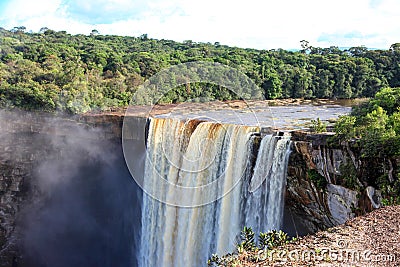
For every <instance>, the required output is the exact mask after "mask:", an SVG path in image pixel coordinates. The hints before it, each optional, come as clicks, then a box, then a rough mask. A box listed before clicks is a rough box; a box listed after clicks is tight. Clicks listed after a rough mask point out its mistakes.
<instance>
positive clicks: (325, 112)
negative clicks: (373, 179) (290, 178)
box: [154, 100, 355, 130]
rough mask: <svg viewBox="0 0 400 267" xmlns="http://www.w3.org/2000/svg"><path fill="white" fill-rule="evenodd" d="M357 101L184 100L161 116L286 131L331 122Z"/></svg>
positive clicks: (346, 111)
mask: <svg viewBox="0 0 400 267" xmlns="http://www.w3.org/2000/svg"><path fill="white" fill-rule="evenodd" d="M354 104H355V102H351V101H333V100H314V101H312V100H291V101H251V102H244V101H230V102H211V103H208V105H205V104H204V103H201V104H199V103H190V104H189V105H188V103H184V104H179V105H176V106H174V107H169V108H168V109H166V110H165V111H166V112H164V113H161V114H155V115H154V117H157V118H178V119H199V120H207V121H215V122H220V123H231V124H241V125H249V126H261V127H272V128H276V129H284V130H299V129H306V128H309V126H310V124H311V121H312V120H315V119H317V118H319V119H320V120H321V121H323V122H325V123H326V124H327V125H331V124H333V122H334V121H335V120H336V119H337V118H338V117H339V116H342V115H346V114H348V113H350V112H351V106H352V105H354Z"/></svg>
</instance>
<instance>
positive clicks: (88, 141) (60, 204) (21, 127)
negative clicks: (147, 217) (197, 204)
mask: <svg viewBox="0 0 400 267" xmlns="http://www.w3.org/2000/svg"><path fill="white" fill-rule="evenodd" d="M0 129H1V130H0V137H1V138H2V141H1V142H2V144H13V145H12V149H11V150H12V152H11V154H10V157H11V158H12V159H11V162H12V161H15V160H22V161H23V160H27V162H29V161H31V162H32V164H33V165H32V172H31V175H30V177H26V178H25V181H24V182H23V184H24V187H25V189H24V190H23V191H22V192H21V194H24V198H23V201H22V203H21V204H20V207H19V212H18V214H17V222H16V228H15V234H14V235H15V236H16V241H15V242H16V243H17V247H18V248H19V250H20V253H21V256H20V257H19V258H16V259H15V260H14V262H13V266H32V267H36V266H43V267H45V266H60V267H61V266H136V265H137V262H136V251H137V241H138V240H139V232H140V217H141V204H140V203H141V201H142V193H141V190H139V188H138V186H137V185H136V183H135V182H134V180H133V179H132V177H131V175H130V173H129V171H128V169H127V167H126V165H125V161H124V158H123V153H122V148H121V143H120V142H121V141H120V140H118V139H115V140H112V139H111V140H110V139H105V138H104V136H105V134H104V132H103V129H100V128H92V127H89V126H87V125H85V124H80V123H77V122H76V121H74V120H71V119H70V118H66V117H64V118H55V117H52V116H48V115H43V114H32V113H21V112H18V113H10V112H0Z"/></svg>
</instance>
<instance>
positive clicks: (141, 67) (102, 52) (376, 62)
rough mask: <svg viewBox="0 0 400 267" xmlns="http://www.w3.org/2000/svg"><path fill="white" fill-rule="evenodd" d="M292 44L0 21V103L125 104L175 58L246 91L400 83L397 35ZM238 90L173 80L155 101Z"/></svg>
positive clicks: (283, 92)
mask: <svg viewBox="0 0 400 267" xmlns="http://www.w3.org/2000/svg"><path fill="white" fill-rule="evenodd" d="M299 47H301V49H299V50H298V51H288V50H283V49H272V50H256V49H245V48H238V47H229V46H226V45H221V44H220V43H218V42H216V43H213V44H211V43H196V42H193V41H190V40H188V41H184V42H175V41H171V40H156V39H152V38H149V37H148V36H147V35H146V34H144V35H142V36H139V37H126V36H125V37H124V36H114V35H101V34H99V32H98V31H96V30H93V31H92V33H91V34H89V35H82V34H78V35H71V34H68V33H67V32H65V31H53V30H51V29H49V28H42V29H41V30H40V31H39V32H38V33H32V32H26V31H25V27H15V28H14V29H12V30H5V29H3V28H0V105H1V106H2V107H8V108H13V107H18V108H22V109H27V110H43V111H62V112H68V113H83V112H87V111H90V110H95V111H96V110H107V109H109V108H113V107H124V106H127V105H128V104H129V102H130V100H131V98H132V96H133V95H134V94H135V92H136V90H137V88H138V87H139V85H141V84H143V83H144V81H146V80H147V79H148V78H149V77H151V76H152V75H154V74H156V73H158V72H159V71H160V70H162V69H165V68H167V67H169V66H173V65H177V64H179V63H186V62H194V61H206V62H217V63H221V64H224V65H227V66H231V67H233V68H235V69H237V70H239V71H241V72H242V73H244V74H246V75H247V76H248V77H249V78H250V79H252V80H253V81H254V82H255V83H256V85H257V86H258V87H259V88H258V91H257V92H255V93H254V92H253V93H252V94H251V95H245V96H246V97H245V98H256V99H257V98H258V99H263V98H266V99H276V98H308V99H310V98H331V99H332V98H359V97H372V96H374V95H375V93H377V92H378V91H379V90H380V89H382V88H386V87H399V86H400V43H396V44H393V45H391V47H390V48H388V49H387V50H371V49H368V48H366V47H363V46H361V47H352V48H349V49H339V48H338V47H335V46H332V47H329V48H319V47H313V46H311V45H310V44H309V42H307V41H305V40H303V41H301V42H299ZM202 97H205V98H206V99H207V100H216V99H218V100H231V99H235V98H238V96H237V95H235V94H233V93H232V92H230V91H229V90H226V88H221V87H220V86H217V85H214V84H204V83H194V84H191V85H190V89H188V88H187V86H186V87H185V86H177V87H176V88H175V89H174V90H171V91H170V92H168V94H166V95H165V96H163V98H162V99H161V100H160V102H161V103H176V102H182V101H187V100H189V99H200V98H202Z"/></svg>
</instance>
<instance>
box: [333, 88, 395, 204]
mask: <svg viewBox="0 0 400 267" xmlns="http://www.w3.org/2000/svg"><path fill="white" fill-rule="evenodd" d="M399 110H400V87H396V88H383V89H382V90H380V91H379V92H377V93H376V95H375V97H374V98H372V99H370V100H369V101H368V102H366V103H363V104H362V105H360V106H359V107H357V108H354V109H353V111H352V114H351V115H349V116H343V117H340V118H339V120H338V121H337V123H336V125H335V129H336V138H338V139H339V140H340V141H344V142H353V143H355V144H357V145H358V146H359V147H360V148H361V156H362V157H363V158H364V159H365V160H368V161H369V162H370V163H374V165H376V167H378V169H379V170H382V171H383V174H382V175H380V176H379V177H377V178H376V176H375V177H369V179H370V180H371V181H375V180H376V181H375V182H374V183H375V184H374V186H377V187H378V188H379V189H380V190H381V192H382V196H383V203H384V204H395V203H400V178H399V175H400V174H399V173H400V170H399V166H398V164H397V162H398V160H399V156H400V114H399ZM340 171H341V173H342V176H343V177H344V178H345V180H344V182H345V186H346V187H349V188H352V189H355V190H359V189H360V182H359V181H358V179H357V173H356V170H355V169H354V166H353V164H346V165H343V166H341V170H340ZM371 175H372V176H374V175H377V174H374V173H371ZM389 175H390V177H396V175H397V177H398V178H397V179H394V178H390V179H389Z"/></svg>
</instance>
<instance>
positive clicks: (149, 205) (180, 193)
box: [138, 119, 290, 266]
mask: <svg viewBox="0 0 400 267" xmlns="http://www.w3.org/2000/svg"><path fill="white" fill-rule="evenodd" d="M258 131H259V129H258V128H257V127H250V126H241V125H233V124H226V125H222V124H218V123H213V122H202V121H196V120H189V121H186V122H184V121H180V120H173V119H152V120H151V122H150V125H149V134H148V141H147V158H146V166H145V176H144V190H145V191H146V192H147V193H148V194H144V195H143V208H142V231H141V245H140V255H139V260H138V262H139V266H204V265H206V262H207V259H208V258H209V257H210V256H211V254H212V253H218V254H220V255H221V254H225V253H227V252H230V251H233V250H234V248H235V245H236V244H237V242H238V241H239V239H238V234H239V233H240V231H241V230H242V229H243V226H251V227H253V229H254V230H255V231H256V232H259V231H266V230H270V229H278V228H279V227H280V224H281V221H282V213H283V188H284V186H285V180H286V179H285V174H286V166H287V158H288V154H289V153H288V151H289V142H290V138H287V137H276V136H272V135H271V136H270V135H268V136H265V137H264V138H263V139H262V141H261V144H260V148H259V152H258V155H257V160H256V164H255V166H252V165H254V164H252V163H254V161H253V160H251V158H252V157H253V151H254V148H255V147H256V142H255V140H257V138H256V137H255V136H254V133H256V132H258ZM252 173H254V174H253V175H252ZM189 189H193V190H192V191H190V190H189ZM185 190H189V191H185ZM149 195H150V196H152V197H154V198H157V199H154V198H152V197H150V196H149ZM160 199H161V200H163V202H166V203H167V204H165V203H162V202H160V201H159V200H160Z"/></svg>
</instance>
